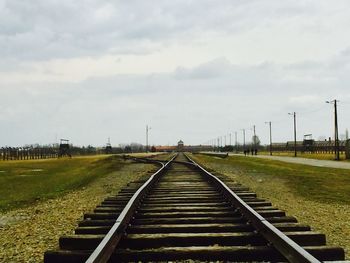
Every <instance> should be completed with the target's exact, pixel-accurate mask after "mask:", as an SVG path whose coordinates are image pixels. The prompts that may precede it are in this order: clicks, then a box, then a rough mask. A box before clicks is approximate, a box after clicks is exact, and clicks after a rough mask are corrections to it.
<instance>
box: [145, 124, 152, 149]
mask: <svg viewBox="0 0 350 263" xmlns="http://www.w3.org/2000/svg"><path fill="white" fill-rule="evenodd" d="M150 129H151V127H148V125H146V153H147V152H148V131H149V130H150Z"/></svg>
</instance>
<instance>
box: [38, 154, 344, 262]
mask: <svg viewBox="0 0 350 263" xmlns="http://www.w3.org/2000/svg"><path fill="white" fill-rule="evenodd" d="M143 161H145V160H143ZM153 162H155V161H153ZM159 164H160V163H159ZM161 166H162V168H161V169H160V170H159V171H158V172H157V173H155V174H154V175H152V176H151V178H150V179H147V180H144V182H135V183H133V184H130V185H129V186H128V187H126V188H125V189H123V190H122V191H121V192H120V193H119V194H118V196H116V197H111V198H108V199H106V200H105V201H104V202H103V203H102V204H101V205H100V206H98V207H97V208H96V209H95V211H94V213H89V214H85V216H84V218H85V219H84V220H83V221H82V222H80V224H79V227H78V228H77V229H76V231H75V233H76V234H75V235H72V236H65V237H61V238H60V250H58V251H48V252H46V253H45V262H84V261H86V260H87V261H86V262H130V261H132V262H133V261H152V262H154V261H178V260H188V259H191V260H200V261H231V262H242V261H244V262H253V261H254V262H256V261H265V262H266V261H272V262H276V261H285V262H319V260H321V261H324V260H329V261H331V260H343V259H344V251H343V249H341V248H335V247H328V246H326V243H325V236H324V235H323V234H321V233H316V232H313V231H311V230H310V227H309V226H306V225H302V224H299V223H297V221H296V219H295V218H293V217H288V216H286V215H285V213H284V212H283V211H281V210H279V209H277V208H275V207H273V206H272V205H271V203H270V202H268V201H265V200H262V199H259V198H257V197H256V195H255V193H252V192H251V191H249V189H248V188H246V187H243V186H241V185H239V184H237V183H235V182H233V181H230V180H227V178H217V177H216V176H214V175H212V174H210V173H209V172H207V171H205V169H204V168H202V167H200V166H198V165H196V164H193V163H192V161H191V160H190V159H188V158H186V156H185V155H183V154H179V155H178V156H177V157H176V159H174V160H173V161H170V162H168V163H166V164H164V163H163V164H162V165H161Z"/></svg>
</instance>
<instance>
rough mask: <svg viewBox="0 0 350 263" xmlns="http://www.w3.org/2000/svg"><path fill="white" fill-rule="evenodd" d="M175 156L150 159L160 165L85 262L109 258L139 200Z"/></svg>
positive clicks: (99, 262)
mask: <svg viewBox="0 0 350 263" xmlns="http://www.w3.org/2000/svg"><path fill="white" fill-rule="evenodd" d="M176 156H177V155H175V156H174V157H173V158H171V159H170V161H168V162H167V163H166V164H164V163H163V162H161V161H156V160H152V161H151V162H152V163H155V162H157V163H159V164H161V165H162V167H161V168H160V169H159V170H158V171H157V172H155V173H154V174H153V175H152V176H151V177H150V178H149V179H148V180H147V181H146V182H145V183H144V184H143V185H142V186H141V187H140V188H139V189H138V190H137V191H136V193H135V194H134V195H133V196H132V197H131V199H130V200H129V202H128V203H127V204H126V206H125V208H124V209H123V211H122V212H121V213H120V215H119V216H118V218H117V220H116V221H115V223H114V225H113V226H112V228H111V229H110V230H109V232H108V233H107V235H106V236H105V237H104V238H103V240H102V241H101V242H100V244H99V245H98V246H97V248H96V249H95V250H94V251H93V253H92V254H91V255H90V257H89V258H88V259H87V260H86V261H85V262H86V263H105V262H107V261H108V260H109V258H110V257H111V255H112V254H113V252H114V250H115V248H116V247H117V245H118V243H119V241H120V240H121V238H122V237H123V235H124V232H125V229H126V227H127V226H128V224H129V222H130V220H131V218H132V216H133V214H134V212H135V210H136V208H137V206H138V205H139V203H140V201H141V200H142V198H143V197H144V196H145V195H146V194H147V192H148V190H149V189H150V188H151V187H152V186H153V184H154V183H155V182H156V181H157V180H158V179H159V177H160V176H161V175H162V173H163V172H164V171H165V170H166V169H167V167H168V166H169V164H170V163H171V162H172V161H173V160H174V159H175V158H176Z"/></svg>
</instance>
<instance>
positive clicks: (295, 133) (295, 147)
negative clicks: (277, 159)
mask: <svg viewBox="0 0 350 263" xmlns="http://www.w3.org/2000/svg"><path fill="white" fill-rule="evenodd" d="M288 114H289V115H293V118H294V157H297V121H296V112H293V113H288Z"/></svg>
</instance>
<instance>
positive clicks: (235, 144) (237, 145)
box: [235, 131, 238, 153]
mask: <svg viewBox="0 0 350 263" xmlns="http://www.w3.org/2000/svg"><path fill="white" fill-rule="evenodd" d="M235 146H236V153H238V148H237V147H238V145H237V132H236V131H235Z"/></svg>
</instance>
